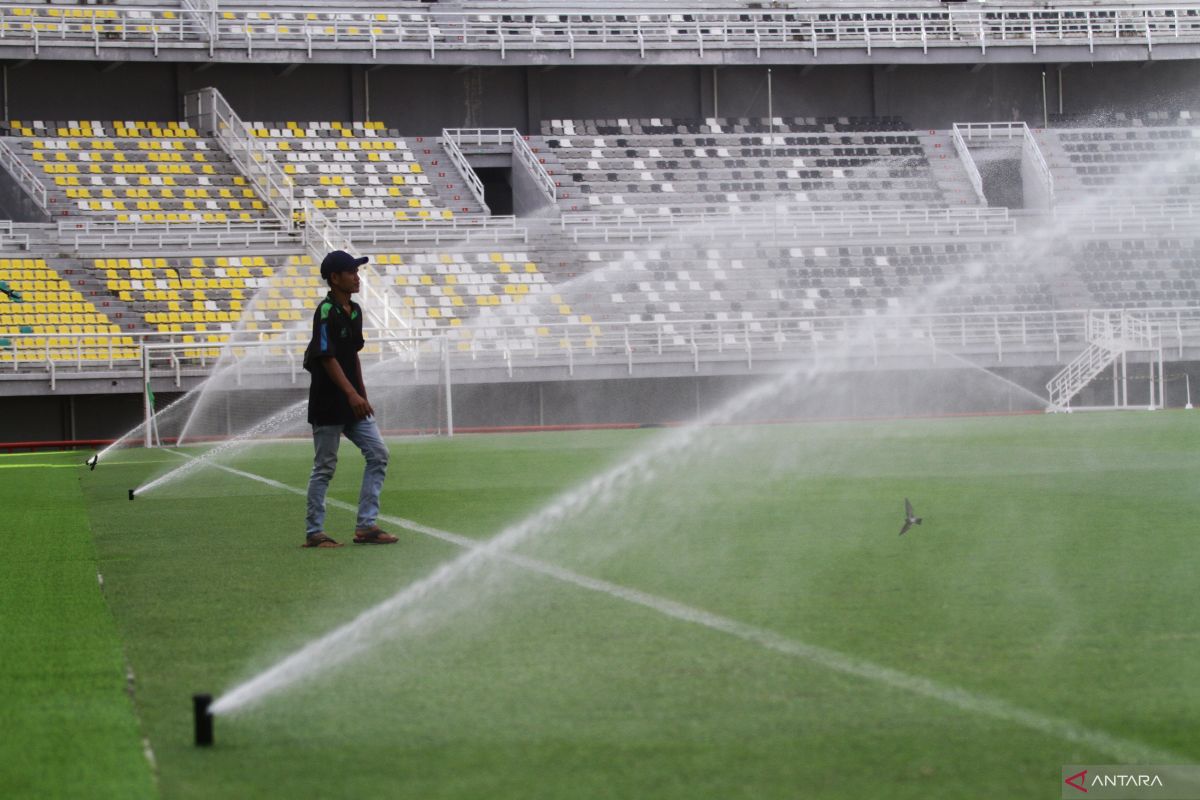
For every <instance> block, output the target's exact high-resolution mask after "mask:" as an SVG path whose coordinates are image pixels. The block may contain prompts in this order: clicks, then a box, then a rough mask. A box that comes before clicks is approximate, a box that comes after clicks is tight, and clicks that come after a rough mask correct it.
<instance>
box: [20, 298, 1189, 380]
mask: <svg viewBox="0 0 1200 800" xmlns="http://www.w3.org/2000/svg"><path fill="white" fill-rule="evenodd" d="M1089 313H1092V314H1095V313H1101V314H1103V313H1108V312H1104V311H1101V312H1095V311H1092V312H1089V311H1086V310H1071V311H1046V312H1024V313H1019V312H1012V313H983V312H981V313H968V314H930V315H919V316H882V317H864V316H861V315H860V316H845V317H815V316H814V317H788V318H769V319H768V318H755V319H745V320H729V321H714V320H677V321H671V322H637V323H631V322H613V323H589V324H584V323H575V324H556V325H547V326H541V327H542V330H541V331H539V330H538V329H537V328H534V327H528V326H493V327H485V326H482V325H478V324H474V325H467V326H464V327H463V328H456V329H451V330H448V331H447V330H445V329H438V330H425V331H418V332H414V333H406V334H404V336H405V337H406V338H412V337H417V338H419V339H420V340H421V341H422V342H429V341H434V340H437V339H440V338H441V337H443V336H446V337H449V340H450V341H451V342H452V343H453V346H452V349H451V352H452V359H451V362H452V365H453V366H454V368H455V369H460V370H471V369H480V368H489V367H490V368H500V369H504V370H507V371H508V373H509V374H510V375H511V374H512V373H513V370H514V369H516V368H520V367H521V366H552V367H559V368H561V369H562V375H563V377H570V376H571V375H573V374H574V371H575V369H576V368H577V367H580V366H584V365H587V364H610V365H611V364H617V365H619V366H622V367H624V368H625V370H626V371H627V372H628V374H631V375H635V374H637V372H638V369H639V368H644V367H649V366H654V365H663V364H672V365H677V366H678V365H684V368H685V369H691V370H693V371H695V372H700V371H701V369H702V366H703V365H705V364H709V363H712V362H715V361H724V362H728V361H731V360H732V361H744V362H745V364H746V366H747V368H748V369H753V368H754V367H755V365H756V364H760V363H761V362H763V361H770V360H778V359H780V358H804V357H820V356H828V355H836V354H844V355H847V356H850V357H855V358H859V359H866V360H868V361H873V362H876V363H877V362H879V361H880V360H881V359H885V358H887V357H888V356H889V355H901V356H910V357H911V356H912V355H914V354H916V355H918V356H920V355H921V354H924V356H925V357H927V358H928V359H929V361H930V363H938V362H939V360H942V361H946V362H952V360H953V358H954V356H955V355H959V356H965V357H968V358H970V359H972V360H974V361H981V362H987V363H992V364H1003V363H1005V361H1006V360H1010V359H1011V358H1013V357H1014V356H1016V355H1018V354H1022V353H1035V354H1038V359H1039V361H1040V362H1044V363H1046V364H1061V363H1064V362H1065V361H1066V360H1069V359H1070V358H1072V357H1074V355H1075V354H1076V353H1078V352H1079V351H1081V350H1082V349H1084V348H1085V347H1086V345H1087V320H1088V315H1089ZM1111 313H1114V314H1119V313H1120V311H1119V310H1117V311H1113V312H1111ZM1137 313H1138V315H1139V317H1140V318H1142V319H1144V320H1146V321H1147V322H1148V323H1150V324H1152V325H1153V326H1154V327H1155V330H1156V331H1157V334H1156V335H1157V337H1158V339H1157V341H1158V342H1159V344H1160V345H1161V346H1162V348H1163V349H1164V351H1165V352H1166V353H1167V354H1168V356H1169V357H1173V358H1181V357H1183V356H1184V352H1185V349H1186V348H1195V347H1200V309H1138V311H1137ZM394 335H395V331H394V330H393V331H392V333H388V332H386V331H375V332H373V333H369V334H368V344H369V349H368V350H367V351H366V353H365V355H364V361H366V360H367V359H369V358H371V357H372V356H373V357H375V358H378V359H380V360H382V359H385V358H394V357H397V354H396V353H394V352H388V349H387V348H381V347H380V346H379V344H380V342H382V341H390V338H393V337H394ZM185 337H187V338H188V339H190V341H189V340H185ZM132 338H133V344H128V343H127V340H128V339H129V337H127V336H124V335H114V336H106V335H102V334H87V335H79V336H71V335H65V334H63V335H42V334H15V335H8V336H4V337H0V371H5V372H9V373H11V374H25V375H28V376H30V377H32V376H36V375H45V374H47V373H49V374H50V375H51V376H52V379H53V378H55V377H57V378H61V377H62V374H63V373H73V374H78V375H87V374H89V373H90V374H94V373H96V372H97V371H104V372H105V373H106V374H114V373H116V372H122V371H123V372H127V373H136V372H137V371H138V370H140V369H141V358H142V355H141V351H142V349H143V347H144V346H146V345H154V351H155V352H156V353H159V354H160V355H161V354H169V362H170V363H169V365H168V366H169V370H168V369H167V367H166V366H163V362H160V361H159V360H156V361H155V364H157V365H158V367H161V368H162V369H163V370H167V373H169V374H174V375H175V376H176V379H177V380H178V379H179V376H181V375H182V374H183V371H184V370H191V371H192V372H193V373H197V374H203V372H204V371H205V370H206V369H208V368H210V367H211V365H212V364H213V363H214V362H215V361H216V360H217V359H218V358H219V357H220V356H222V355H223V354H228V355H232V356H233V357H234V358H241V357H243V354H244V353H252V354H256V355H255V358H259V359H260V360H261V359H262V353H263V352H272V351H278V353H279V354H280V358H282V359H284V361H286V359H288V358H293V359H294V358H295V356H296V354H297V353H298V352H300V351H302V350H303V348H304V344H305V343H306V342H302V341H299V340H298V339H297V340H289V339H286V338H282V339H280V338H270V337H269V336H268V335H263V336H262V337H261V338H259V339H255V340H250V341H247V340H239V341H238V343H236V344H232V345H231V344H228V343H219V342H207V341H205V338H204V334H202V333H192V334H141V335H138V336H135V337H132ZM431 346H432V345H431ZM289 354H290V355H289ZM157 358H158V357H157V356H156V359H157ZM284 361H280V362H278V363H276V364H275V368H282V366H281V365H283V366H286V364H284Z"/></svg>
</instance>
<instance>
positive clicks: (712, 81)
mask: <svg viewBox="0 0 1200 800" xmlns="http://www.w3.org/2000/svg"><path fill="white" fill-rule="evenodd" d="M4 69H5V70H6V72H7V78H8V81H7V86H8V89H7V94H6V96H5V98H4V101H5V103H4V104H5V108H6V115H7V117H8V118H10V119H63V118H67V119H75V118H81V119H145V118H152V119H177V118H179V117H180V116H181V115H182V98H183V96H184V95H185V94H186V93H187V92H189V91H191V90H193V89H198V88H203V87H205V86H210V85H211V86H216V87H217V88H218V89H220V90H221V92H222V93H223V94H224V95H225V97H226V98H227V99H228V100H229V102H230V103H231V104H232V105H233V107H234V108H235V109H236V110H237V111H238V113H239V114H240V115H241V116H242V118H243V119H247V120H266V121H274V120H336V119H342V120H345V119H351V118H353V119H364V118H368V117H369V118H370V119H375V120H382V121H384V122H386V123H387V124H388V126H389V127H394V128H397V129H399V130H401V131H403V132H404V133H406V134H413V135H429V134H433V133H436V132H437V131H439V130H440V129H441V128H443V127H473V126H511V127H517V128H519V129H521V130H523V131H527V132H536V131H537V125H538V122H539V121H540V120H543V119H555V118H615V117H646V118H653V117H688V118H695V117H706V116H713V115H719V116H724V117H764V116H766V115H767V110H768V92H767V86H766V84H767V74H766V68H765V67H726V68H720V69H713V68H710V67H646V68H644V69H642V68H636V67H635V68H628V67H512V68H490V67H488V68H484V67H479V68H462V69H460V68H451V67H432V66H431V67H401V66H388V67H381V68H377V69H372V68H368V67H363V66H359V65H305V66H299V67H296V68H294V69H291V68H289V67H283V66H278V65H268V64H254V65H228V64H215V65H212V66H200V67H194V66H191V65H186V64H147V63H133V62H130V63H113V62H110V63H94V62H41V61H32V62H29V63H27V64H25V65H23V66H20V67H17V66H11V65H10V66H8V67H5V68H4ZM1043 71H1045V76H1046V77H1045V88H1046V93H1045V96H1043V91H1042V87H1043V80H1042V74H1043ZM1060 74H1061V82H1062V109H1063V110H1064V111H1065V112H1066V113H1070V114H1084V113H1091V112H1096V111H1104V110H1112V109H1117V110H1123V111H1138V110H1165V109H1171V108H1189V109H1194V108H1200V62H1196V61H1174V62H1120V63H1105V64H1094V65H1071V66H1069V67H1067V68H1065V69H1062V70H1061V71H1060V69H1059V67H1058V66H1057V65H1039V64H999V65H996V64H993V65H988V64H977V65H974V66H963V65H928V66H925V65H918V66H909V65H892V66H873V65H864V66H827V67H821V66H818V67H774V68H772V90H773V91H772V93H771V94H772V97H773V111H774V114H775V115H776V116H869V115H897V116H902V117H904V118H905V119H906V120H907V121H908V122H910V123H911V124H912V125H914V126H915V127H916V128H919V129H923V128H945V127H948V126H949V124H950V123H951V122H969V121H997V120H1009V119H1014V118H1016V119H1024V120H1027V121H1030V122H1034V123H1036V122H1037V121H1039V120H1040V119H1041V117H1042V113H1043V110H1044V109H1045V110H1048V111H1049V112H1050V113H1055V112H1057V111H1058V109H1059V88H1058V86H1059V78H1060Z"/></svg>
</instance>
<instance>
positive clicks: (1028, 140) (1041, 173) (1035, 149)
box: [1021, 123, 1054, 208]
mask: <svg viewBox="0 0 1200 800" xmlns="http://www.w3.org/2000/svg"><path fill="white" fill-rule="evenodd" d="M1021 124H1022V125H1023V126H1024V128H1025V147H1024V149H1025V151H1026V152H1027V153H1028V155H1029V156H1030V157H1031V159H1032V161H1033V164H1034V166H1035V167H1036V168H1037V174H1038V178H1039V180H1041V182H1042V189H1043V191H1045V193H1046V198H1047V205H1048V207H1049V208H1054V175H1053V174H1052V173H1051V172H1050V165H1049V164H1047V163H1046V156H1045V154H1043V153H1042V146H1041V145H1040V144H1039V143H1038V140H1037V139H1036V138H1035V137H1034V135H1033V131H1031V130H1030V129H1029V126H1028V125H1025V123H1021Z"/></svg>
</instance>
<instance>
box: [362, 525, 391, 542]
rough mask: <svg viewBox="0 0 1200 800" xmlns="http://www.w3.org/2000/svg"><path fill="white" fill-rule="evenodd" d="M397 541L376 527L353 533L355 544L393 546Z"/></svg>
mask: <svg viewBox="0 0 1200 800" xmlns="http://www.w3.org/2000/svg"><path fill="white" fill-rule="evenodd" d="M398 541H400V540H399V539H397V538H396V537H395V536H392V535H391V534H390V533H388V532H387V531H385V530H383V529H382V528H380V527H378V526H376V527H374V528H371V529H369V530H365V531H355V532H354V543H355V544H395V543H396V542H398Z"/></svg>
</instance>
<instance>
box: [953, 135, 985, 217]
mask: <svg viewBox="0 0 1200 800" xmlns="http://www.w3.org/2000/svg"><path fill="white" fill-rule="evenodd" d="M959 126H960V123H957V122H956V123H954V127H953V128H951V129H950V140H951V141H952V142H954V152H956V153H958V159H959V161H961V162H962V165H963V169H965V170H966V171H967V180H968V181H970V182H971V188H972V189H974V190H975V197H976V199H978V200H979V202H980V203H982V204H983V205H985V206H986V205H987V196H986V195H985V194H984V193H983V176H982V175H980V174H979V167H978V166H977V165H976V164H975V157H974V156H972V155H971V149H970V148H969V147H967V143H966V141H965V140H964V138H963V135H962V128H960V127H959Z"/></svg>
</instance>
